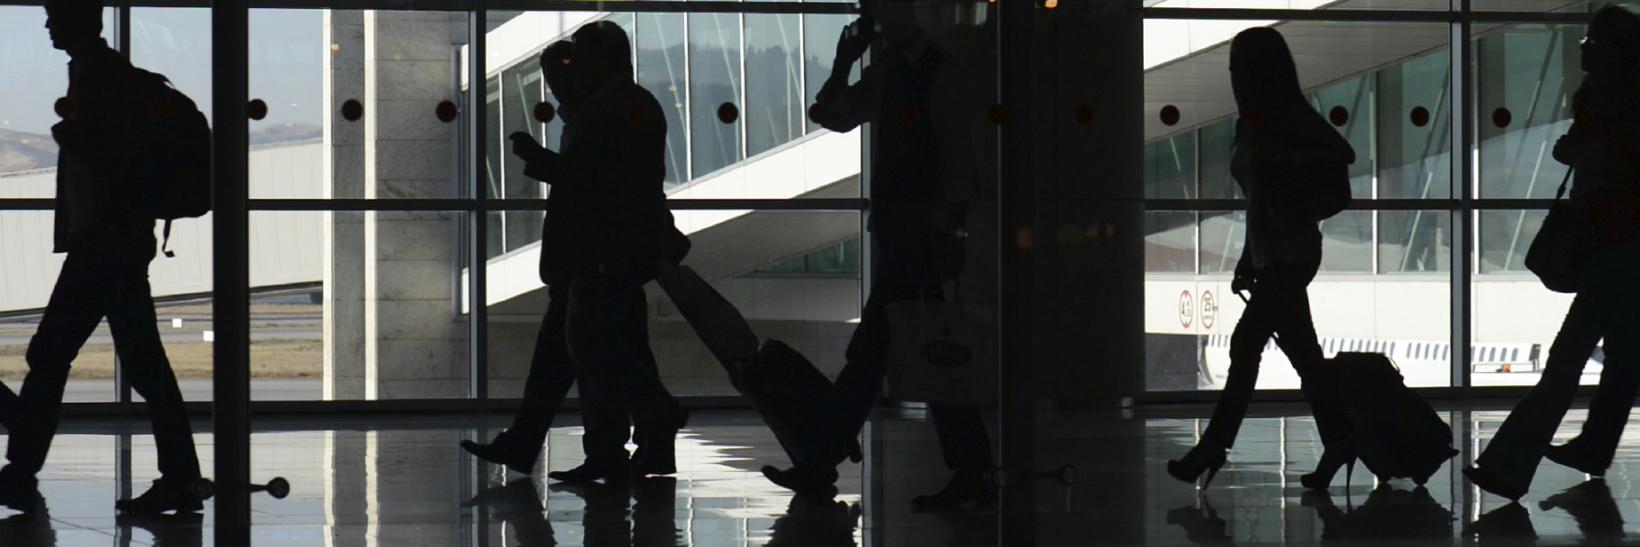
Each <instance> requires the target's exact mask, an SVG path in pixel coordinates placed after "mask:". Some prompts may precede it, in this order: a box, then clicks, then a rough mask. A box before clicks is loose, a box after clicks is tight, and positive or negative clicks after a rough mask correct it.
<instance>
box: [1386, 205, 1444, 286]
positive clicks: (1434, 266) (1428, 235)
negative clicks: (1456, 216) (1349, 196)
mask: <svg viewBox="0 0 1640 547" xmlns="http://www.w3.org/2000/svg"><path fill="white" fill-rule="evenodd" d="M1451 233H1452V214H1451V213H1448V212H1446V211H1379V212H1378V273H1383V274H1402V273H1434V272H1446V271H1449V270H1450V269H1451V256H1452V255H1451V252H1450V251H1451Z"/></svg>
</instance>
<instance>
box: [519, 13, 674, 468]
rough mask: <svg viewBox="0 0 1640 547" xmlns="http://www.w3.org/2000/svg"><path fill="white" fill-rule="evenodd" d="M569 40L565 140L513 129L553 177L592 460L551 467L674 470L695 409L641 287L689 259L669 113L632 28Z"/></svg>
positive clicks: (522, 148)
mask: <svg viewBox="0 0 1640 547" xmlns="http://www.w3.org/2000/svg"><path fill="white" fill-rule="evenodd" d="M571 40H572V41H573V43H574V47H573V48H572V49H571V52H570V57H571V59H572V62H571V63H570V65H569V66H570V77H569V78H568V82H566V83H567V84H569V85H571V86H572V87H573V89H574V90H575V91H574V99H575V100H574V101H572V105H573V110H572V114H571V117H570V118H568V123H566V126H565V127H566V130H567V132H568V134H567V135H566V137H565V138H564V142H563V145H562V146H560V147H559V150H558V151H553V150H549V149H547V148H544V147H542V146H541V144H540V143H538V142H536V141H535V139H534V138H533V137H530V136H529V135H528V134H522V133H515V134H514V135H513V136H512V140H513V153H514V154H516V155H518V156H519V157H522V158H524V159H525V167H524V174H525V175H527V176H529V177H531V178H534V179H536V180H539V181H542V182H545V183H548V184H550V185H552V193H551V194H550V198H549V200H548V205H547V220H546V227H545V229H544V230H543V234H542V235H543V239H542V241H541V272H540V273H541V278H542V280H544V281H546V282H547V283H549V284H550V285H551V286H552V287H554V289H555V290H556V291H561V292H559V293H558V295H559V296H562V297H563V298H562V301H563V304H562V305H563V306H564V308H563V310H564V311H563V313H564V319H563V322H564V323H563V325H564V327H563V328H564V330H563V334H562V336H563V337H564V339H565V340H566V343H565V345H566V351H567V354H568V355H569V358H570V361H571V362H573V363H574V364H575V367H576V382H577V383H578V384H579V385H580V393H581V403H582V404H581V416H582V421H583V424H584V425H585V427H586V429H587V431H586V435H584V436H583V437H582V445H583V447H584V449H585V452H586V461H585V462H584V463H583V464H582V465H580V466H578V467H575V468H573V469H569V470H564V471H554V472H551V473H548V474H547V476H548V477H551V478H553V479H557V480H560V481H565V482H581V483H586V482H594V481H599V480H602V481H604V482H606V483H618V482H625V481H626V480H627V479H628V475H629V474H667V473H671V472H673V471H674V468H675V464H674V456H673V453H674V452H673V448H674V439H675V438H676V437H677V433H678V430H679V429H681V428H682V427H683V425H684V420H686V419H687V417H688V414H687V412H684V411H683V408H682V406H681V405H679V404H678V403H677V401H676V400H675V399H674V398H673V397H672V395H671V394H670V393H669V392H667V390H666V386H664V385H663V384H662V383H661V380H660V375H659V373H658V372H657V371H656V369H655V366H654V364H653V363H654V356H653V355H652V354H651V353H650V351H651V350H650V348H649V330H648V329H649V318H648V311H647V310H648V308H647V305H646V303H645V301H646V296H645V295H644V290H643V285H644V284H645V283H647V282H649V281H650V280H652V279H654V278H655V277H656V275H657V274H658V273H659V268H660V264H662V263H664V262H668V261H670V262H677V261H679V260H681V259H682V257H683V254H684V253H686V252H687V250H688V241H687V238H685V237H684V236H683V235H682V234H681V233H679V232H678V231H677V229H676V227H675V226H674V223H673V220H672V213H671V211H670V210H669V209H667V207H666V192H665V191H664V189H663V188H662V179H663V178H664V176H665V174H666V166H665V163H664V161H663V159H664V154H665V150H666V118H665V117H664V116H662V114H661V109H660V104H659V103H658V102H656V100H655V97H654V95H652V94H650V93H649V91H648V90H645V89H644V88H643V87H641V86H639V85H638V84H637V82H636V81H635V80H634V75H633V68H632V59H631V57H632V45H631V41H630V40H628V38H627V36H626V31H624V30H621V27H620V26H619V25H616V24H615V23H613V22H610V21H598V22H594V23H589V24H587V25H585V26H582V27H581V28H580V29H578V30H576V31H575V34H574V35H573V36H572V38H571ZM559 300H560V299H559V298H557V297H554V301H555V303H556V302H558V301H559ZM550 327H551V325H550V324H543V328H550ZM549 338H550V334H549ZM538 349H539V348H538ZM534 372H535V371H532V374H531V376H532V377H533V376H535V374H534ZM553 389H560V388H553ZM543 392H544V391H543ZM538 400H539V401H546V400H547V399H538ZM525 410H526V411H529V409H525ZM634 423H635V424H636V425H637V430H638V432H639V433H640V435H641V437H642V438H639V439H638V444H639V445H640V447H641V449H640V454H638V455H636V456H633V455H629V454H627V452H626V442H627V440H628V439H629V437H631V427H630V424H634ZM531 427H532V428H536V429H533V430H534V431H544V429H538V428H540V427H541V426H540V425H535V426H531ZM532 435H533V433H532ZM509 442H511V441H509ZM528 443H533V446H527V445H526V446H521V448H522V449H523V450H530V451H538V450H540V443H538V442H534V440H533V437H531V439H530V440H529V441H528ZM532 461H533V460H532ZM514 469H517V467H514Z"/></svg>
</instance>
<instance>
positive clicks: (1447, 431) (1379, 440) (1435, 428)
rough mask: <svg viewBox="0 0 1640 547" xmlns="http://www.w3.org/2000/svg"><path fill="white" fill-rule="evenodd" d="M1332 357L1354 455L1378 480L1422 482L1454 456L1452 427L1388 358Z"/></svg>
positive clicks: (1360, 354) (1350, 355)
mask: <svg viewBox="0 0 1640 547" xmlns="http://www.w3.org/2000/svg"><path fill="white" fill-rule="evenodd" d="M1332 361H1333V362H1332V365H1333V366H1334V367H1335V370H1336V371H1337V373H1338V380H1339V382H1340V383H1339V384H1338V386H1339V387H1340V389H1339V390H1338V393H1339V396H1340V397H1342V398H1343V403H1344V409H1345V412H1346V413H1348V414H1349V417H1350V427H1351V431H1350V439H1351V442H1352V444H1354V445H1355V452H1356V456H1357V457H1359V458H1360V459H1361V463H1363V464H1366V466H1367V469H1368V470H1371V471H1372V472H1373V474H1375V475H1377V476H1378V479H1379V480H1381V481H1387V480H1389V479H1392V478H1397V477H1406V478H1410V479H1412V481H1413V482H1415V483H1417V484H1419V485H1423V484H1424V483H1425V482H1426V481H1428V480H1429V477H1430V476H1431V475H1434V474H1435V471H1437V470H1439V469H1440V468H1441V465H1442V464H1444V463H1445V462H1446V460H1449V459H1451V458H1452V457H1453V456H1456V455H1457V454H1458V451H1457V450H1454V449H1453V448H1452V427H1451V426H1449V425H1447V424H1446V422H1445V421H1444V420H1442V419H1441V416H1440V414H1437V413H1436V412H1435V409H1434V408H1433V407H1431V406H1429V403H1428V402H1426V401H1424V399H1423V397H1419V396H1418V394H1417V393H1413V392H1412V390H1411V389H1409V388H1407V386H1406V384H1405V383H1404V382H1403V381H1402V378H1401V371H1400V369H1397V368H1396V367H1395V363H1393V362H1391V361H1390V360H1389V358H1388V357H1385V356H1384V355H1383V354H1378V353H1350V352H1345V353H1339V354H1338V356H1336V357H1334V358H1333V359H1332ZM1343 386H1349V388H1348V389H1343V388H1342V387H1343Z"/></svg>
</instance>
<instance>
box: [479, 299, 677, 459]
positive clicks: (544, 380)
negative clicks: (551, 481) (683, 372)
mask: <svg viewBox="0 0 1640 547" xmlns="http://www.w3.org/2000/svg"><path fill="white" fill-rule="evenodd" d="M547 295H548V298H549V299H550V300H549V301H548V303H547V311H546V313H545V314H544V315H542V317H541V329H540V330H539V331H537V332H536V335H535V353H534V355H532V356H531V358H530V374H529V377H528V379H526V380H525V381H524V400H523V403H522V404H521V405H520V406H519V408H518V412H517V413H515V414H514V415H513V423H512V427H511V428H509V429H508V430H507V432H508V434H509V435H510V436H511V437H512V438H511V439H509V442H511V443H513V447H514V448H518V449H523V450H529V451H531V453H532V454H539V453H540V450H541V446H542V445H543V444H545V443H546V441H547V431H548V430H549V429H551V428H552V419H553V416H554V415H556V414H557V413H558V407H559V405H562V404H563V402H564V398H565V397H567V396H568V395H569V388H570V386H572V385H574V384H575V377H576V367H575V361H573V360H572V359H570V355H569V340H568V339H567V338H566V337H565V336H564V334H565V330H564V325H565V323H566V321H565V320H566V319H567V318H568V315H569V313H568V311H569V284H568V283H556V284H554V285H551V286H549V287H548V288H547ZM639 350H641V351H642V358H643V359H642V361H641V362H640V363H639V364H640V365H642V366H644V367H645V368H646V369H647V372H648V373H651V374H655V375H656V376H657V377H659V374H660V371H659V369H658V368H657V366H656V363H655V355H654V353H653V352H651V351H649V346H648V344H641V345H640V347H639ZM644 425H646V424H639V427H638V429H637V431H636V432H634V435H633V436H634V437H636V438H637V439H638V444H640V445H642V444H643V443H644V441H645V440H646V435H647V432H646V431H645V428H644Z"/></svg>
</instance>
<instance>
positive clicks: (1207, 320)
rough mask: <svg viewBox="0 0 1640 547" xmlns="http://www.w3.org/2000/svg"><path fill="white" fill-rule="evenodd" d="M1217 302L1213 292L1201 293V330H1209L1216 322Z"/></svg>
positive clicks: (1217, 313)
mask: <svg viewBox="0 0 1640 547" xmlns="http://www.w3.org/2000/svg"><path fill="white" fill-rule="evenodd" d="M1218 315H1219V302H1218V299H1216V298H1214V297H1213V291H1202V328H1204V329H1211V328H1213V323H1214V322H1215V321H1217V320H1218Z"/></svg>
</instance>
